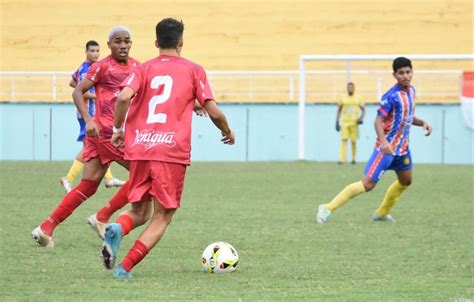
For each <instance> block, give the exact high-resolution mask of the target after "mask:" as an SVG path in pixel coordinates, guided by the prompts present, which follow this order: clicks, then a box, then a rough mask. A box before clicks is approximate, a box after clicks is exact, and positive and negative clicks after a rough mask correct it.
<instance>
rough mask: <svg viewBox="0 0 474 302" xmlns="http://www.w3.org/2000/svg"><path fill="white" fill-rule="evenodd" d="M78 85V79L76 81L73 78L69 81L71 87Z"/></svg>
mask: <svg viewBox="0 0 474 302" xmlns="http://www.w3.org/2000/svg"><path fill="white" fill-rule="evenodd" d="M76 86H77V83H76V81H74V80H73V79H71V81H69V87H72V88H76Z"/></svg>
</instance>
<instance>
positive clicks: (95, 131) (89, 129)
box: [86, 120, 100, 137]
mask: <svg viewBox="0 0 474 302" xmlns="http://www.w3.org/2000/svg"><path fill="white" fill-rule="evenodd" d="M99 130H100V129H99V126H97V124H96V123H95V122H94V120H90V121H89V122H87V123H86V134H87V136H90V137H93V136H97V137H99Z"/></svg>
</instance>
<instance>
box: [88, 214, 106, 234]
mask: <svg viewBox="0 0 474 302" xmlns="http://www.w3.org/2000/svg"><path fill="white" fill-rule="evenodd" d="M87 223H89V225H90V226H91V228H92V230H93V231H94V232H95V233H96V234H97V235H98V236H99V237H100V239H102V240H104V235H105V227H106V226H107V225H106V224H105V223H103V222H100V221H99V220H97V214H94V215H91V216H89V218H87Z"/></svg>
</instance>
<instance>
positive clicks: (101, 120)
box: [86, 55, 140, 138]
mask: <svg viewBox="0 0 474 302" xmlns="http://www.w3.org/2000/svg"><path fill="white" fill-rule="evenodd" d="M138 65H140V62H138V61H137V60H135V59H133V58H130V57H129V58H128V64H127V65H123V64H120V63H119V62H117V61H115V60H114V59H113V58H112V56H111V55H109V56H108V57H106V58H104V59H102V60H100V61H98V62H96V63H94V64H93V65H92V66H91V67H90V69H89V71H88V72H87V75H86V79H89V80H91V81H92V82H94V87H95V95H96V101H95V107H96V112H95V116H94V120H95V121H96V123H97V124H98V126H99V128H100V135H101V137H102V138H110V137H112V127H113V126H114V111H115V101H116V100H117V96H118V94H119V92H120V84H122V82H123V81H124V80H125V79H126V78H127V77H128V76H129V75H130V73H131V72H132V70H135V68H137V67H138Z"/></svg>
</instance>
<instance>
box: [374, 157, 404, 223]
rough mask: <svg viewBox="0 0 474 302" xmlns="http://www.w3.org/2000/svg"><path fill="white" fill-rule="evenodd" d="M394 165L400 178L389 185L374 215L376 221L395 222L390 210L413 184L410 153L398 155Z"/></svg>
mask: <svg viewBox="0 0 474 302" xmlns="http://www.w3.org/2000/svg"><path fill="white" fill-rule="evenodd" d="M393 165H394V167H393V168H394V169H397V170H395V173H397V177H398V179H397V180H396V181H395V182H393V183H392V184H391V185H390V187H388V189H387V192H386V193H385V197H384V199H383V201H382V203H381V204H380V206H379V208H378V209H377V210H376V211H375V213H374V215H373V216H372V217H373V219H374V220H375V221H392V222H395V221H394V220H393V218H392V217H391V215H390V210H391V209H392V207H393V206H394V205H395V203H396V202H397V201H398V199H399V198H400V195H401V194H402V193H403V192H404V191H405V190H406V189H407V188H408V186H410V185H411V181H412V167H413V166H412V163H411V156H410V154H409V153H408V154H407V155H405V156H402V157H398V158H397V160H396V161H394V164H393Z"/></svg>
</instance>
